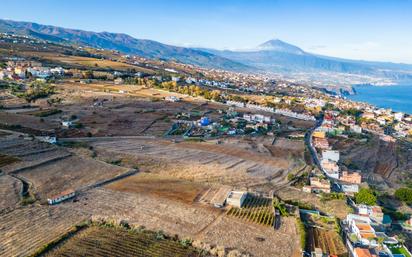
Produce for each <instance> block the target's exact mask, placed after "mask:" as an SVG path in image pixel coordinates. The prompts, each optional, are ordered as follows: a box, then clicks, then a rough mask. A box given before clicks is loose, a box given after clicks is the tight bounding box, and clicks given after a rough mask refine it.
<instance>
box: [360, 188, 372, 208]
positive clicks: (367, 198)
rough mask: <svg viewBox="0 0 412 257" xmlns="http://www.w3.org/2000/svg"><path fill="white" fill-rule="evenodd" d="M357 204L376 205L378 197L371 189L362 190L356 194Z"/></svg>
mask: <svg viewBox="0 0 412 257" xmlns="http://www.w3.org/2000/svg"><path fill="white" fill-rule="evenodd" d="M355 202H356V203H357V204H366V205H376V196H375V194H374V192H373V191H372V190H371V189H369V188H361V189H360V190H359V192H358V193H356V194H355Z"/></svg>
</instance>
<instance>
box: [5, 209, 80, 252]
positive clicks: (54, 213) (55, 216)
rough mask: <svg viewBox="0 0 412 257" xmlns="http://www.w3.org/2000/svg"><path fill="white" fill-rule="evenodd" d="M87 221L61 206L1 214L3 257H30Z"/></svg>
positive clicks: (78, 213) (16, 210)
mask: <svg viewBox="0 0 412 257" xmlns="http://www.w3.org/2000/svg"><path fill="white" fill-rule="evenodd" d="M87 218H88V216H87V215H85V214H81V213H80V212H75V211H73V210H68V209H63V208H60V207H59V206H54V207H41V206H27V207H24V208H19V209H15V210H13V211H12V212H7V213H4V214H0V256H22V257H23V256H29V255H30V254H32V253H33V252H35V251H36V250H37V249H39V248H40V247H42V246H43V245H45V244H47V243H49V242H50V241H52V240H55V239H57V238H59V237H60V236H62V235H64V234H65V233H66V232H67V231H68V230H70V228H71V227H72V226H73V225H74V224H78V223H80V222H81V221H83V220H85V219H87Z"/></svg>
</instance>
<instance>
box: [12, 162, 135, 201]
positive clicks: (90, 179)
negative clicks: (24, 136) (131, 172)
mask: <svg viewBox="0 0 412 257" xmlns="http://www.w3.org/2000/svg"><path fill="white" fill-rule="evenodd" d="M127 171H128V170H127V169H125V168H122V167H119V166H115V165H110V164H107V163H104V162H100V161H97V160H93V159H88V158H83V157H79V156H69V157H67V158H64V159H62V160H58V161H53V162H48V163H45V164H42V165H38V166H36V167H33V168H30V169H25V170H24V171H21V172H19V175H21V176H24V177H25V178H27V179H28V180H29V181H30V182H32V183H33V184H34V187H35V190H36V192H37V193H39V194H40V196H41V198H43V199H46V198H47V197H50V196H53V195H56V194H59V193H60V192H62V191H64V190H68V189H79V188H81V187H84V186H89V185H93V184H95V183H97V182H100V181H103V180H107V179H111V178H114V177H116V176H119V175H121V174H123V173H125V172H127ZM62 178H64V179H62Z"/></svg>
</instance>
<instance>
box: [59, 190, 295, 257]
mask: <svg viewBox="0 0 412 257" xmlns="http://www.w3.org/2000/svg"><path fill="white" fill-rule="evenodd" d="M77 199H78V201H76V202H66V203H64V204H62V207H63V208H67V209H72V210H81V211H83V212H85V213H88V214H90V215H92V216H93V217H94V218H106V219H114V220H117V221H120V220H127V221H128V222H129V223H130V224H132V225H134V226H139V225H142V226H145V227H146V228H147V229H149V230H153V231H157V230H163V231H165V232H166V233H167V234H169V235H174V234H178V235H179V237H180V238H185V237H189V238H192V239H194V240H199V241H202V242H204V243H207V244H212V245H220V246H225V247H227V248H230V249H239V250H240V251H242V252H249V253H251V254H252V255H253V256H262V257H265V256H270V257H273V256H291V255H292V253H294V252H295V250H296V249H298V245H299V243H298V242H299V239H298V236H297V235H296V227H295V222H294V219H289V218H286V219H283V223H282V226H281V228H280V229H279V230H273V228H271V227H265V226H261V225H257V224H253V223H249V222H244V221H241V220H238V219H236V218H231V217H229V216H226V214H225V212H224V211H221V210H218V209H214V208H210V207H207V206H204V205H201V204H196V203H195V204H186V203H183V202H181V201H173V200H171V199H170V198H167V197H158V196H154V195H152V194H150V193H146V194H144V193H128V192H119V191H113V190H109V189H93V190H90V191H87V192H86V193H84V194H82V195H81V196H79V197H77Z"/></svg>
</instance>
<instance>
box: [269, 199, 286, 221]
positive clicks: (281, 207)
mask: <svg viewBox="0 0 412 257" xmlns="http://www.w3.org/2000/svg"><path fill="white" fill-rule="evenodd" d="M272 205H273V208H275V209H277V210H278V211H279V213H280V215H282V216H285V217H287V216H289V212H288V210H287V209H286V206H285V203H284V202H283V201H282V200H280V199H279V198H277V197H276V196H274V197H273V199H272Z"/></svg>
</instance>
